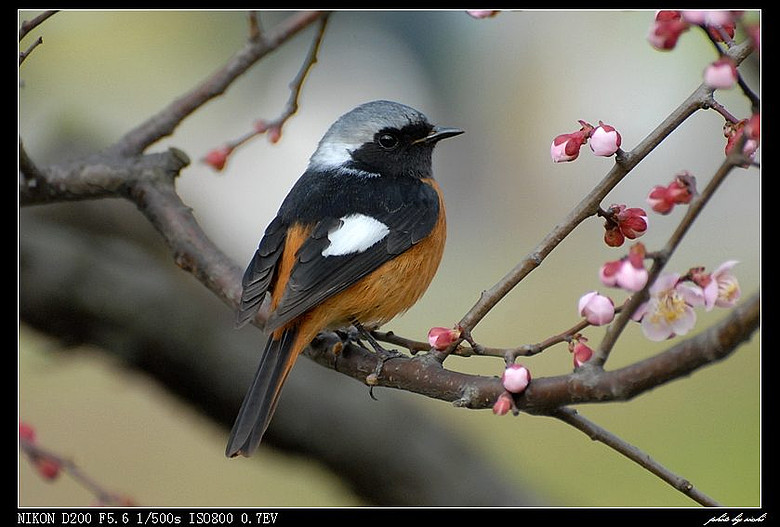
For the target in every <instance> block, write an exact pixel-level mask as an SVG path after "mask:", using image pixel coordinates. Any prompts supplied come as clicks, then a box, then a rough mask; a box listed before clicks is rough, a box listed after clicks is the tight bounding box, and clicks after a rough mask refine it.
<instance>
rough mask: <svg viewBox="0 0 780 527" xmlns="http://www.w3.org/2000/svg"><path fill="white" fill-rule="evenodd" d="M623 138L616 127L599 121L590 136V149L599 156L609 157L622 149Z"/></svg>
mask: <svg viewBox="0 0 780 527" xmlns="http://www.w3.org/2000/svg"><path fill="white" fill-rule="evenodd" d="M621 142H622V138H621V137H620V133H619V132H618V131H617V130H615V128H614V127H612V126H610V125H608V124H604V123H602V122H601V121H599V125H598V126H597V127H596V128H595V129H594V130H593V132H592V133H591V134H590V143H589V144H590V149H591V150H592V151H593V153H594V154H596V155H597V156H604V157H609V156H611V155H612V154H614V153H615V152H617V151H618V150H619V149H620V143H621Z"/></svg>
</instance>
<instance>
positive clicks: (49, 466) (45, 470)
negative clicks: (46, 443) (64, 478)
mask: <svg viewBox="0 0 780 527" xmlns="http://www.w3.org/2000/svg"><path fill="white" fill-rule="evenodd" d="M61 468H62V465H61V464H60V462H59V461H58V460H56V459H54V458H52V457H49V456H41V457H38V458H36V459H35V470H37V471H38V474H39V475H40V476H41V477H42V478H44V479H48V480H53V479H56V478H57V476H59V475H60V469H61Z"/></svg>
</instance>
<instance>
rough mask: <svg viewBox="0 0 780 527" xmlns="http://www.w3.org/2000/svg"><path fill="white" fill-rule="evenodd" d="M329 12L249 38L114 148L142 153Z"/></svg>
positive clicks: (290, 21) (293, 20) (304, 15)
mask: <svg viewBox="0 0 780 527" xmlns="http://www.w3.org/2000/svg"><path fill="white" fill-rule="evenodd" d="M326 14H327V13H323V12H319V11H314V12H304V13H296V14H295V15H291V16H290V17H288V18H286V19H285V20H283V21H282V22H280V23H279V24H277V25H276V26H274V28H273V29H271V30H270V31H267V32H264V33H263V35H262V38H259V39H257V40H255V41H253V40H249V41H248V42H247V43H246V44H245V45H244V47H243V49H241V50H240V51H238V52H237V53H236V54H235V55H234V56H233V57H232V58H231V59H230V60H229V61H228V63H227V64H226V65H225V66H223V67H222V68H220V69H219V70H218V71H216V72H215V73H213V74H212V75H211V76H210V77H209V78H208V79H206V80H205V81H203V82H202V83H200V84H199V85H198V86H195V88H193V89H192V90H190V91H189V92H187V93H185V94H184V95H182V96H180V97H178V98H176V99H175V100H174V101H173V102H172V103H171V104H169V105H168V106H167V107H166V108H163V109H162V110H161V111H160V112H159V113H157V114H156V115H153V116H152V117H151V118H149V119H147V120H146V121H145V122H143V123H141V124H140V125H139V126H138V127H136V128H134V129H133V130H130V131H129V132H128V133H126V134H125V135H124V136H123V137H122V138H121V139H120V140H119V141H118V142H117V143H116V144H115V145H114V146H113V147H112V151H115V152H116V153H118V154H119V155H121V156H123V157H129V156H133V155H138V154H140V153H142V152H143V151H144V150H146V148H148V147H149V146H150V145H152V144H154V143H155V142H157V141H159V140H160V139H162V138H163V137H166V136H168V135H171V134H172V133H173V132H174V131H175V130H176V127H177V126H178V125H179V124H180V123H181V122H182V121H183V120H184V119H185V118H186V117H187V116H189V115H190V114H192V113H193V112H194V111H195V110H197V109H198V108H200V107H201V106H203V105H204V104H206V103H207V102H208V101H210V100H211V99H213V98H215V97H218V96H220V95H222V94H223V93H225V91H226V90H227V89H228V87H229V86H230V85H231V84H232V83H233V81H235V80H236V79H237V78H238V77H240V76H241V75H243V74H244V73H245V72H246V71H247V70H248V69H249V68H250V67H251V66H252V65H254V64H255V63H256V62H257V61H259V60H260V59H262V58H263V57H265V56H266V55H267V54H268V53H270V52H272V51H274V50H275V49H277V48H278V47H279V46H281V45H282V44H283V43H284V42H286V41H287V40H289V39H290V38H291V37H293V36H294V35H296V34H298V33H299V32H300V31H302V30H303V29H305V28H307V27H308V26H309V25H311V24H312V23H314V22H316V21H317V20H319V19H320V18H322V17H323V16H325V15H326Z"/></svg>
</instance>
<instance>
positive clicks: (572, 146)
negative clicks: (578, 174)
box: [550, 121, 593, 163]
mask: <svg viewBox="0 0 780 527" xmlns="http://www.w3.org/2000/svg"><path fill="white" fill-rule="evenodd" d="M580 125H581V126H582V128H580V129H579V130H578V131H576V132H572V133H570V134H561V135H559V136H557V137H556V138H555V139H553V142H552V144H551V145H550V157H552V160H553V162H554V163H560V162H562V161H574V160H575V159H577V157H578V156H579V155H580V148H581V147H582V145H584V144H585V143H586V142H587V141H588V137H590V134H591V132H592V131H593V126H591V125H590V124H588V123H586V122H585V121H580Z"/></svg>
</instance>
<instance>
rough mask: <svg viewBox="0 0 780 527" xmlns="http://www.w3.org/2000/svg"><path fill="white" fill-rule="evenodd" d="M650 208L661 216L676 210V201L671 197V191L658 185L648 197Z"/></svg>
mask: <svg viewBox="0 0 780 527" xmlns="http://www.w3.org/2000/svg"><path fill="white" fill-rule="evenodd" d="M647 203H648V204H649V205H650V208H651V209H653V210H654V211H655V212H657V213H659V214H669V213H670V212H671V211H672V209H673V208H674V201H673V200H672V199H671V198H670V197H669V190H668V189H667V188H666V187H664V186H663V185H656V186H654V187H653V189H652V190H651V191H650V195H649V196H647Z"/></svg>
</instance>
